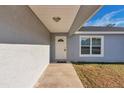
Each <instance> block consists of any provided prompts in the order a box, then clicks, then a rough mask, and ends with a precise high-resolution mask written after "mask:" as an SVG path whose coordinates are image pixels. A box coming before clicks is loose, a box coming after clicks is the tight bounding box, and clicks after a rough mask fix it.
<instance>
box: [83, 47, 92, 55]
mask: <svg viewBox="0 0 124 93" xmlns="http://www.w3.org/2000/svg"><path fill="white" fill-rule="evenodd" d="M81 54H90V47H85V46H81Z"/></svg>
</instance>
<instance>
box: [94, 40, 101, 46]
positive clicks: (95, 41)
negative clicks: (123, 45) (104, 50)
mask: <svg viewBox="0 0 124 93" xmlns="http://www.w3.org/2000/svg"><path fill="white" fill-rule="evenodd" d="M92 45H93V46H94V45H101V38H92Z"/></svg>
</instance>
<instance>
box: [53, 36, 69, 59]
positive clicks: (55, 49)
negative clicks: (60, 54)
mask: <svg viewBox="0 0 124 93" xmlns="http://www.w3.org/2000/svg"><path fill="white" fill-rule="evenodd" d="M56 37H65V40H66V43H65V44H66V45H65V46H66V47H65V49H66V56H65V58H64V59H58V58H57V57H56V51H57V48H56V43H57V42H56ZM54 45H55V51H54V52H55V60H67V36H65V35H57V36H55V44H54Z"/></svg>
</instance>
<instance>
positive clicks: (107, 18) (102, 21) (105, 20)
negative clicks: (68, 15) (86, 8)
mask: <svg viewBox="0 0 124 93" xmlns="http://www.w3.org/2000/svg"><path fill="white" fill-rule="evenodd" d="M120 12H124V9H120V10H118V11H113V12H110V13H108V14H105V15H104V16H103V17H102V18H98V19H97V20H94V21H88V22H87V23H86V24H85V25H84V26H106V25H107V24H115V26H119V25H120V24H124V18H112V17H114V16H116V14H118V13H120Z"/></svg>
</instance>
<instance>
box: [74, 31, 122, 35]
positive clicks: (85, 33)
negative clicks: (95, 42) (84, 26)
mask: <svg viewBox="0 0 124 93" xmlns="http://www.w3.org/2000/svg"><path fill="white" fill-rule="evenodd" d="M74 34H83V35H89V34H95V35H96V34H124V32H122V31H119V32H103V31H102V32H98V31H95V32H84V31H83V32H79V31H78V32H75V33H74Z"/></svg>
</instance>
